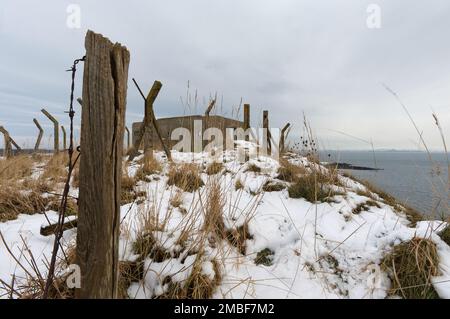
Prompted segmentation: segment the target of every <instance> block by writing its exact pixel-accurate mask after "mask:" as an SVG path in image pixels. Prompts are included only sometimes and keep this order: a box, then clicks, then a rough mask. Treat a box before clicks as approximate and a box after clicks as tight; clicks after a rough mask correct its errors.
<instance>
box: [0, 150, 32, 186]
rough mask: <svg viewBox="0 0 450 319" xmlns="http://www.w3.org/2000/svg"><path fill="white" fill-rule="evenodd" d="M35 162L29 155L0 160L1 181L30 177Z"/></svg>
mask: <svg viewBox="0 0 450 319" xmlns="http://www.w3.org/2000/svg"><path fill="white" fill-rule="evenodd" d="M33 164H34V161H33V159H32V157H31V156H29V155H18V156H14V157H11V158H9V159H2V160H0V183H4V182H7V181H18V180H20V179H23V178H27V177H29V176H30V175H31V173H32V168H33Z"/></svg>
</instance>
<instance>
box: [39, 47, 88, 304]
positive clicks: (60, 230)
mask: <svg viewBox="0 0 450 319" xmlns="http://www.w3.org/2000/svg"><path fill="white" fill-rule="evenodd" d="M85 60H86V56H83V57H82V58H81V59H76V60H74V61H73V65H72V67H71V68H70V69H68V70H66V71H67V72H72V83H71V87H70V104H69V111H68V112H66V113H68V114H69V118H70V142H69V149H68V155H69V163H68V166H69V172H68V173H67V179H66V183H65V185H64V191H63V194H62V198H61V204H60V206H59V212H58V213H59V216H58V223H57V228H56V231H55V241H54V243H53V251H52V258H51V261H50V266H49V269H48V276H47V281H46V283H45V288H44V292H43V295H42V298H43V299H47V297H48V292H49V289H50V286H51V285H52V284H53V277H54V273H55V265H56V257H57V255H58V249H59V247H60V245H61V243H60V241H61V238H62V235H63V224H64V219H65V215H66V209H67V199H68V197H69V190H70V178H71V176H72V171H73V169H74V167H75V165H76V163H77V161H78V159H79V158H80V152H79V151H80V148H79V146H78V147H77V150H78V155H77V157H76V158H75V160H74V161H72V158H73V152H74V149H73V118H74V117H75V111H74V109H73V99H74V91H75V75H76V72H77V64H78V63H80V62H84V61H85ZM61 250H62V248H61ZM63 252H64V251H63ZM65 257H66V256H65ZM66 260H67V257H66Z"/></svg>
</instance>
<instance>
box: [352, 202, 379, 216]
mask: <svg viewBox="0 0 450 319" xmlns="http://www.w3.org/2000/svg"><path fill="white" fill-rule="evenodd" d="M370 207H377V208H380V204H378V203H377V202H376V201H373V200H368V201H365V202H363V203H360V204H358V205H356V207H355V208H354V209H353V210H352V213H353V214H355V215H358V214H360V213H361V212H363V211H368V210H369V209H370Z"/></svg>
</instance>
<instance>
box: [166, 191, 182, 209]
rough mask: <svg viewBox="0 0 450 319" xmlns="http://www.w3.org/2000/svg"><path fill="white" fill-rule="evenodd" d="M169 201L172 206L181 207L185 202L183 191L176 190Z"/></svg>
mask: <svg viewBox="0 0 450 319" xmlns="http://www.w3.org/2000/svg"><path fill="white" fill-rule="evenodd" d="M169 203H170V205H172V207H180V206H181V205H182V204H183V191H181V190H179V189H178V190H176V191H175V192H174V193H173V194H172V196H171V197H170V200H169Z"/></svg>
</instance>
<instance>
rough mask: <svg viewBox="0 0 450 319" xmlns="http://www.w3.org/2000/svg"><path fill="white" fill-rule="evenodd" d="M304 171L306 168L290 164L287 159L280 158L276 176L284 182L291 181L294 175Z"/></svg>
mask: <svg viewBox="0 0 450 319" xmlns="http://www.w3.org/2000/svg"><path fill="white" fill-rule="evenodd" d="M305 173H306V170H305V168H304V167H302V166H299V165H295V164H292V163H290V162H289V161H288V160H287V159H285V158H282V159H281V160H280V167H279V169H278V175H277V177H276V178H277V179H279V180H282V181H286V182H293V181H294V180H295V178H296V177H298V176H299V175H301V174H305Z"/></svg>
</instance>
